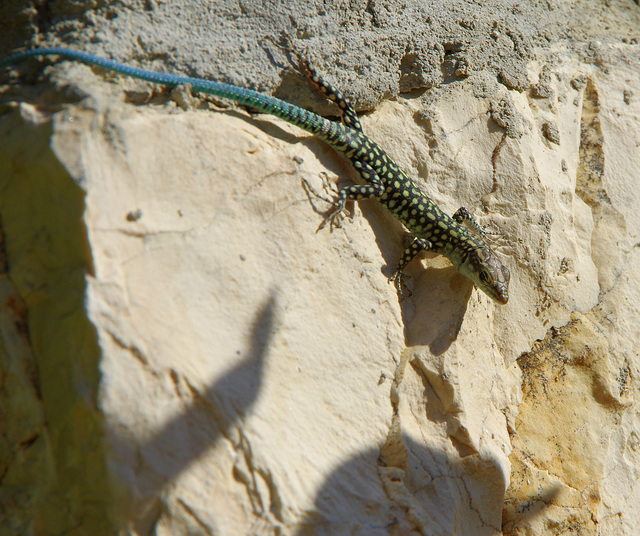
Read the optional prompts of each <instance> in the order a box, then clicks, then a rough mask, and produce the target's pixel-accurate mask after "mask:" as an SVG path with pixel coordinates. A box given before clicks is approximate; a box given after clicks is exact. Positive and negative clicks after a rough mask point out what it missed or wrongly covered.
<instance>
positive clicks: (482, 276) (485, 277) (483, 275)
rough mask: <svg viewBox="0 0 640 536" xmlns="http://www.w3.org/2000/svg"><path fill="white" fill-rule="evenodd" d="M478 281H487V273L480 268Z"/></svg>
mask: <svg viewBox="0 0 640 536" xmlns="http://www.w3.org/2000/svg"><path fill="white" fill-rule="evenodd" d="M479 277H480V281H482V282H483V283H486V282H487V281H489V274H487V272H486V271H485V270H480V274H479Z"/></svg>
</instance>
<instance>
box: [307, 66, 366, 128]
mask: <svg viewBox="0 0 640 536" xmlns="http://www.w3.org/2000/svg"><path fill="white" fill-rule="evenodd" d="M303 65H304V68H305V70H306V71H307V75H308V76H309V79H310V80H311V83H312V84H313V85H314V86H315V87H316V88H317V89H318V91H320V93H322V94H323V95H324V96H325V97H326V98H327V99H329V100H330V101H331V102H335V103H336V104H337V105H338V108H340V116H341V117H342V124H343V125H344V126H345V127H349V128H352V129H354V130H358V131H360V132H362V125H361V124H360V120H359V119H358V115H357V114H356V111H355V109H354V108H353V106H352V105H351V101H350V100H349V99H348V98H347V97H345V96H344V95H343V94H342V92H341V91H340V90H338V89H336V88H335V87H333V86H332V85H331V84H330V83H329V82H327V81H326V80H325V79H324V78H322V77H321V76H320V75H319V74H318V71H316V69H315V68H314V67H313V66H312V65H311V64H310V63H309V62H308V61H307V60H304V61H303Z"/></svg>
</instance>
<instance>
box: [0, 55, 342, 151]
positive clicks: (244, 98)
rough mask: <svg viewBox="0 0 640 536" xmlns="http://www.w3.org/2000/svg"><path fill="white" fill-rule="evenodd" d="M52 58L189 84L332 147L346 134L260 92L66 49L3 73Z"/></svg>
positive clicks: (149, 79) (9, 59)
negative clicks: (253, 110)
mask: <svg viewBox="0 0 640 536" xmlns="http://www.w3.org/2000/svg"><path fill="white" fill-rule="evenodd" d="M53 55H55V56H62V57H63V58H67V59H70V60H76V61H81V62H84V63H88V64H90V65H97V66H98V67H102V68H103V69H108V70H109V71H114V72H116V73H120V74H123V75H126V76H131V77H133V78H139V79H141V80H146V81H147V82H153V83H156V84H161V85H164V86H180V85H186V84H189V85H190V86H191V88H192V89H193V91H198V92H201V93H208V94H210V95H216V96H218V97H223V98H225V99H229V100H232V101H234V102H237V103H239V104H244V105H246V106H251V107H252V108H255V109H256V110H259V111H261V112H264V113H267V114H270V115H275V116H276V117H279V118H280V119H284V120H285V121H287V122H288V123H291V124H293V125H296V126H298V127H300V128H302V129H304V130H306V131H307V132H311V133H312V134H315V135H316V136H318V137H319V138H320V139H322V140H325V141H327V142H329V143H331V141H332V140H335V139H337V138H338V136H339V134H341V133H342V132H341V131H342V130H344V129H343V128H342V125H340V124H337V123H333V122H332V121H329V120H328V119H325V118H324V117H322V116H320V115H317V114H314V113H313V112H310V111H308V110H305V109H304V108H300V107H299V106H294V105H293V104H289V103H288V102H285V101H283V100H280V99H278V98H276V97H271V96H268V95H263V94H262V93H258V92H257V91H252V90H250V89H243V88H240V87H237V86H232V85H230V84H223V83H221V82H213V81H211V80H205V79H202V78H192V77H190V76H180V75H175V74H167V73H160V72H157V71H147V70H145V69H138V68H137V67H131V66H129V65H124V64H122V63H118V62H117V61H113V60H107V59H104V58H100V57H98V56H94V55H93V54H87V53H86V52H79V51H76V50H69V49H65V48H35V49H32V50H26V51H24V52H18V53H17V54H13V55H11V56H9V57H7V58H5V59H4V60H1V61H0V69H3V68H5V67H8V66H9V65H13V64H14V63H19V62H21V61H23V60H26V59H28V58H33V57H35V56H53Z"/></svg>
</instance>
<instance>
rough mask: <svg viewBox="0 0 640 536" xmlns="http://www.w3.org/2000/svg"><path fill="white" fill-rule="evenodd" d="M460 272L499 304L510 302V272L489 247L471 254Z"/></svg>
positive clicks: (475, 249) (461, 265) (462, 264)
mask: <svg viewBox="0 0 640 536" xmlns="http://www.w3.org/2000/svg"><path fill="white" fill-rule="evenodd" d="M458 270H459V271H460V273H461V274H462V275H464V276H465V277H467V278H468V279H470V280H471V281H472V282H473V283H474V284H475V285H476V286H477V287H478V288H479V289H480V290H481V291H482V292H484V293H485V294H486V295H487V296H489V297H490V298H492V299H494V300H495V301H497V302H498V303H500V304H502V305H504V304H505V303H507V301H509V270H507V267H506V266H505V265H504V264H502V263H501V262H500V259H499V258H498V255H496V253H495V252H494V251H493V250H492V249H491V248H490V247H489V246H488V245H486V246H481V247H476V248H474V249H473V250H472V251H471V252H469V255H468V256H467V258H466V259H465V260H464V261H463V262H462V263H461V264H460V265H459V266H458Z"/></svg>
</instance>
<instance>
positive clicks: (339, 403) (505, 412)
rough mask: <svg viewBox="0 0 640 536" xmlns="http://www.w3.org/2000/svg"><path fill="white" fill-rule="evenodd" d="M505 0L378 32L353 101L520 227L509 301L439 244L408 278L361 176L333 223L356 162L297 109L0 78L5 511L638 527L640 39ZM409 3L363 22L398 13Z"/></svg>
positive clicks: (66, 521) (60, 529)
mask: <svg viewBox="0 0 640 536" xmlns="http://www.w3.org/2000/svg"><path fill="white" fill-rule="evenodd" d="M614 4H615V9H618V10H620V9H621V8H620V6H619V5H618V4H617V3H615V2H614ZM9 5H14V4H13V3H11V4H6V5H5V6H3V7H2V8H0V9H9V7H7V6H9ZM224 5H225V6H227V7H228V4H227V3H225V4H224ZM456 5H457V4H456ZM470 5H471V4H465V9H467V12H468V13H470V14H472V13H471V12H470V11H469V9H471V8H470V7H469V6H470ZM487 6H488V7H487V8H486V12H483V17H481V18H480V19H478V20H477V21H476V18H475V17H473V16H470V17H469V18H464V17H462V18H461V19H460V21H461V22H460V23H458V22H456V27H457V28H458V29H457V30H455V31H454V30H448V31H449V33H447V31H445V30H441V32H442V35H450V39H448V40H447V41H446V42H444V41H443V43H439V44H438V46H436V47H430V46H428V42H427V41H419V42H415V43H414V45H415V46H414V49H415V51H416V52H415V56H412V55H410V54H408V53H407V54H405V55H404V56H402V57H401V58H400V56H399V55H398V54H399V52H398V51H395V52H393V50H391V49H393V47H394V46H396V45H395V44H389V45H388V46H389V47H390V48H389V49H387V48H384V47H385V46H387V45H383V44H377V45H376V46H378V47H380V48H379V49H375V53H374V54H373V57H374V58H375V57H382V56H384V57H385V58H387V60H388V61H390V62H392V61H396V60H397V63H398V65H400V71H399V74H398V73H397V72H395V74H392V73H393V72H394V71H391V70H387V71H385V76H384V77H383V78H381V79H380V81H379V83H378V86H376V85H375V84H373V82H371V87H369V86H367V87H364V86H363V85H358V89H357V90H356V94H357V95H359V96H360V99H359V103H360V105H361V106H360V107H367V106H366V104H367V103H368V104H369V105H370V104H371V103H379V104H378V105H377V106H376V107H375V110H374V111H372V112H371V113H370V114H366V115H363V117H362V122H363V125H364V129H365V132H366V133H367V134H368V135H369V136H371V138H372V139H374V140H376V141H377V142H379V144H380V145H381V146H383V147H384V149H385V150H387V151H388V153H389V154H390V155H391V157H392V158H393V159H394V160H395V161H396V162H397V163H398V164H399V165H400V166H401V167H403V168H404V169H405V170H406V171H407V172H408V173H409V175H411V176H412V177H413V178H415V180H416V182H417V183H418V184H419V185H420V187H421V188H423V189H424V190H425V191H426V192H427V193H428V194H429V195H430V196H431V197H432V198H433V199H434V200H435V201H436V202H437V203H438V204H439V205H440V206H442V208H443V209H445V210H446V211H447V212H448V213H450V214H451V213H453V212H454V211H455V210H456V209H457V208H458V207H459V206H460V205H464V206H467V207H468V208H469V209H470V211H471V212H472V213H474V214H475V215H476V216H477V217H478V219H479V221H480V223H481V224H483V225H485V226H486V228H487V230H490V231H492V230H496V231H498V232H499V235H500V236H498V237H496V238H495V240H496V246H495V248H496V250H497V251H498V252H499V253H500V255H501V258H502V259H504V261H505V263H506V264H507V265H508V267H509V269H510V271H511V293H510V294H511V298H510V301H509V303H508V304H507V305H506V306H499V305H497V304H495V303H493V302H491V301H490V300H489V299H488V298H487V297H486V296H485V295H483V294H481V293H479V292H478V291H477V290H475V289H474V288H473V287H472V285H471V284H470V282H469V281H467V280H466V279H465V278H464V277H462V276H461V275H460V274H458V273H457V272H456V270H455V269H454V268H453V267H452V266H451V265H450V264H449V263H448V261H446V260H445V259H442V258H440V257H437V256H434V255H429V254H427V255H425V257H424V258H423V259H421V260H420V261H416V262H415V263H413V264H412V266H411V267H410V269H409V270H408V274H409V277H408V280H407V283H408V285H409V287H410V290H411V296H410V297H408V298H407V299H406V300H404V301H402V302H401V301H400V300H399V297H398V294H397V292H396V290H395V289H394V288H393V286H392V285H389V284H388V281H387V278H388V277H389V276H390V275H391V274H392V273H393V271H394V269H395V265H396V262H397V259H398V258H399V256H400V254H401V252H402V250H403V249H404V247H405V243H404V242H405V240H404V231H403V229H402V227H401V226H400V225H399V224H398V223H397V222H396V221H395V220H394V219H393V218H392V217H391V216H390V215H389V214H387V213H386V212H385V211H384V210H383V209H382V208H381V207H380V206H379V205H377V204H376V203H375V202H371V201H365V202H361V203H359V204H357V205H355V206H352V207H350V211H349V213H348V214H347V217H346V218H345V219H344V220H343V221H342V222H341V225H340V226H338V227H335V228H334V229H333V230H330V229H329V228H324V229H321V230H319V231H318V227H319V226H320V225H321V223H322V221H323V217H324V214H325V213H326V211H328V210H329V209H330V208H331V204H330V200H331V199H333V198H334V197H335V191H336V188H337V185H338V184H342V183H344V182H348V181H351V180H353V179H354V172H353V169H352V168H351V167H350V165H349V164H348V163H347V162H346V161H345V160H344V159H343V158H341V157H339V156H338V155H336V153H335V152H334V151H333V150H332V149H330V148H328V147H327V146H326V145H324V144H323V143H322V142H320V141H318V140H316V139H314V138H313V137H310V136H309V135H307V134H306V133H304V132H303V131H301V130H299V129H297V128H295V127H293V126H290V125H288V124H286V123H284V122H282V121H279V120H277V119H274V118H270V117H268V116H265V115H250V114H248V113H247V112H246V111H245V110H242V109H237V108H234V107H227V108H225V107H222V106H221V105H220V102H219V101H218V100H215V99H214V100H213V101H211V100H204V99H201V98H200V96H195V97H192V96H191V95H190V94H189V92H188V88H176V89H174V90H173V91H171V92H169V91H166V92H159V91H156V89H154V88H153V87H152V86H151V85H148V84H144V83H141V82H138V81H132V80H129V79H125V78H122V77H120V76H115V75H105V74H104V73H103V72H101V71H94V70H92V69H90V68H89V67H87V66H84V65H79V64H64V65H56V66H54V67H51V68H47V69H46V75H45V76H44V77H43V78H42V81H41V82H40V83H39V84H36V85H35V86H32V85H31V84H30V82H32V81H33V79H32V78H30V76H33V75H24V74H23V75H22V77H14V78H9V79H10V80H11V81H12V82H13V84H12V85H11V86H10V87H5V88H4V90H3V91H4V94H3V101H2V104H0V106H1V108H0V140H2V143H0V180H1V187H2V195H1V196H0V215H1V223H2V227H1V230H2V234H1V235H0V238H2V240H1V241H0V272H1V273H2V276H1V278H0V293H1V295H2V298H3V299H2V315H1V316H0V325H1V326H2V331H1V333H2V337H1V338H0V367H1V368H0V370H1V373H2V375H1V376H0V379H1V381H2V383H1V385H2V386H3V390H2V394H1V398H0V400H2V407H3V411H2V413H1V414H2V421H0V422H2V429H1V431H2V434H1V437H0V445H1V449H2V450H1V452H2V466H1V471H0V474H1V475H2V479H1V487H0V497H1V498H2V501H1V503H2V504H3V508H4V510H3V512H2V515H3V517H2V520H3V523H2V526H1V527H0V534H1V535H4V534H5V533H6V534H15V533H24V534H28V533H33V534H60V533H68V534H78V535H79V534H92V535H95V534H116V533H118V534H136V535H137V534H140V535H142V534H156V535H168V534H180V535H181V534H216V535H218V534H220V535H237V534H283V535H284V534H286V535H297V536H303V535H306V534H326V535H342V534H345V535H346V534H349V535H354V534H362V535H374V536H375V535H387V534H397V535H405V534H407V535H418V534H425V535H427V534H428V535H450V534H456V535H463V536H466V535H474V536H476V535H479V536H484V535H487V536H489V535H497V534H501V533H503V534H508V535H524V534H526V535H536V536H537V535H552V534H554V535H555V534H559V533H563V532H569V531H573V532H575V533H579V534H602V535H606V536H608V535H629V536H630V535H633V534H635V533H636V527H637V526H638V523H639V520H638V517H639V516H640V502H639V501H640V499H639V498H638V491H637V486H636V485H635V483H636V481H637V475H638V473H639V472H640V459H639V457H638V449H639V447H638V445H639V444H640V440H639V437H640V418H639V416H638V414H637V411H636V410H635V406H636V397H637V392H638V383H637V382H638V380H637V378H638V377H639V376H640V371H638V362H639V358H640V355H639V354H640V352H638V350H637V341H638V339H639V338H640V337H639V335H640V333H639V331H640V328H639V326H640V324H639V322H638V318H640V315H639V314H638V313H639V311H638V308H639V304H640V296H639V293H640V286H639V285H638V283H637V281H638V280H639V279H638V275H634V274H637V272H638V268H637V266H638V259H637V257H638V252H637V250H638V248H637V247H636V246H637V245H638V243H639V242H640V240H638V237H637V234H638V231H637V229H640V225H639V223H640V222H638V221H637V220H638V218H640V215H639V213H638V211H637V206H639V204H640V199H638V197H639V196H640V190H639V189H638V188H637V187H636V186H635V182H636V177H635V175H636V173H637V169H638V163H639V162H640V149H639V147H640V140H638V137H639V136H640V134H638V132H640V131H639V130H638V128H637V125H638V124H639V122H640V97H638V96H640V81H639V80H640V77H639V76H638V67H637V66H638V65H639V64H640V62H639V61H638V59H639V56H640V50H639V49H638V45H637V44H635V43H633V42H629V41H627V42H611V41H606V42H597V41H592V42H589V43H584V44H582V45H580V44H578V45H576V44H575V43H574V44H571V43H568V42H567V41H563V40H561V39H560V38H559V37H558V35H559V33H560V31H559V30H558V27H559V26H560V25H561V23H562V21H563V20H565V19H563V18H562V17H565V16H567V15H566V12H565V11H564V8H562V9H560V8H559V9H558V10H557V12H556V14H555V15H554V17H555V18H553V19H552V20H553V21H554V25H552V27H551V26H550V27H549V28H548V30H545V31H548V32H549V33H548V34H545V35H547V37H548V39H546V38H543V34H544V32H543V31H542V30H539V31H538V26H536V24H538V25H540V26H544V24H543V22H544V20H540V21H538V20H535V21H532V23H531V24H532V25H533V26H531V27H528V26H524V25H523V26H520V27H519V30H520V32H519V33H518V32H514V31H513V29H510V25H512V24H515V22H514V21H515V20H516V19H518V20H519V19H520V18H521V17H517V16H516V15H517V14H515V13H513V12H511V11H509V14H508V15H506V14H505V15H503V16H502V17H501V18H500V21H499V22H496V23H495V24H493V25H492V24H490V21H491V20H493V17H494V16H495V13H497V12H500V9H501V4H500V3H499V2H495V3H487ZM496 6H497V7H496ZM250 7H251V6H249V7H248V8H247V9H249V8H250ZM409 7H410V8H411V9H409V11H410V13H408V14H407V13H404V12H403V13H402V14H401V15H398V17H399V18H400V19H402V17H414V18H415V21H418V22H415V21H414V24H416V25H419V24H420V22H419V21H421V20H422V19H420V18H416V16H415V13H416V12H420V11H419V10H420V9H427V8H421V7H420V6H418V4H415V5H413V4H411V5H410V6H409ZM307 8H308V6H306V7H305V6H302V7H301V5H298V4H297V3H293V7H292V8H291V9H292V10H293V11H292V15H291V17H292V18H296V17H297V16H301V13H302V11H304V9H307ZM454 8H455V6H453V8H451V9H452V10H453V11H447V12H446V13H447V17H451V16H452V15H451V13H453V12H454V11H455V10H454ZM164 9H168V8H166V6H165V7H163V6H159V7H157V11H156V12H154V16H155V17H158V20H161V19H162V16H164V15H166V12H165V11H163V10H164ZM229 9H231V8H229ZM502 9H503V8H502ZM514 9H515V8H514ZM522 9H534V8H528V7H526V6H523V7H522ZM535 9H537V8H535ZM589 9H590V10H592V11H593V12H597V13H598V14H600V15H602V17H600V18H599V19H597V20H605V19H606V17H605V16H604V15H605V14H606V13H605V14H603V13H604V12H602V13H601V11H598V10H604V9H605V8H604V7H602V5H600V3H599V2H593V3H590V4H589ZM612 9H614V8H612ZM249 10H250V11H251V9H249ZM496 10H497V11H496ZM389 13H390V12H389V11H388V10H384V9H381V7H380V6H373V5H372V6H371V8H370V9H369V10H368V11H367V14H368V15H367V16H370V17H371V20H370V21H369V19H367V20H366V21H365V20H364V19H363V20H362V21H361V22H362V24H363V25H365V26H366V25H367V24H373V25H374V26H376V28H378V29H379V31H380V32H383V33H385V32H387V33H388V34H389V35H391V36H394V35H396V34H397V33H398V32H399V30H398V28H399V26H398V24H399V23H398V21H397V20H396V18H394V17H391V16H390V15H389ZM420 13H422V12H420ZM505 13H506V11H505ZM527 13H528V14H530V12H527ZM616 13H618V14H619V13H620V12H619V11H617V12H616ZM244 16H246V17H249V16H251V14H248V15H247V14H245V15H244ZM334 16H335V14H333V13H329V14H326V13H325V14H324V15H317V16H315V17H310V18H309V19H308V21H307V24H306V25H305V26H304V31H302V29H300V28H299V29H300V34H305V32H306V34H305V35H309V36H311V38H314V37H313V36H318V35H322V32H323V31H324V30H326V29H327V28H328V29H329V30H331V29H334V30H335V28H337V27H338V26H339V25H336V26H335V28H334V26H333V25H334V22H335V21H334V19H333V18H332V17H334ZM607 16H609V15H607ZM323 17H324V18H323ZM514 17H515V18H514ZM549 17H551V15H549ZM630 17H631V16H630ZM620 18H621V21H620V26H619V28H620V29H619V31H620V32H621V33H624V31H625V27H626V26H625V24H627V23H628V21H627V20H626V19H624V17H620ZM463 19H464V20H463ZM162 20H163V19H162ZM174 20H175V19H174ZM270 20H271V19H270ZM272 20H276V17H274V18H273V19H272ZM278 20H280V19H278ZM402 20H405V19H402ZM446 20H448V19H446ZM446 20H445V21H444V22H443V24H445V23H446ZM457 20H458V19H457V18H456V21H457ZM372 21H373V22H372ZM113 24H114V28H118V29H119V31H120V32H124V28H125V27H123V26H121V25H122V24H123V21H122V20H118V19H115V20H114V22H113ZM274 24H275V23H274ZM590 24H593V25H596V23H595V22H591V23H590ZM162 28H165V27H164V26H163V25H162V23H158V32H160V33H162ZM460 28H462V30H460ZM554 28H555V29H554ZM527 29H529V30H530V33H529V34H527V31H526V30H527ZM534 29H535V31H534ZM96 31H97V32H98V34H100V30H96ZM129 31H130V30H129ZM580 31H584V32H587V33H588V31H592V32H596V33H597V31H601V32H605V30H604V29H597V28H596V29H594V28H590V29H589V28H587V29H583V30H575V32H576V33H575V34H573V35H578V34H579V33H580ZM607 31H609V30H607ZM610 31H613V30H610ZM394 32H396V33H394ZM459 32H462V33H459ZM554 32H555V33H554ZM329 33H330V32H329ZM387 33H385V35H387ZM484 34H486V35H487V36H490V37H488V38H487V41H482V44H483V46H485V47H488V48H484V49H482V50H483V51H487V50H488V51H492V52H496V54H495V55H490V56H487V55H486V54H484V55H483V53H480V52H478V50H471V48H470V47H466V45H465V43H467V41H465V38H467V39H471V36H473V38H474V39H477V40H478V41H480V40H481V37H480V36H482V35H484ZM367 35H370V34H367V33H366V32H362V33H360V34H358V37H357V38H358V39H363V40H365V41H366V38H367V37H366V36H367ZM110 36H111V34H109V33H106V34H105V35H104V36H103V41H102V42H103V43H104V45H105V49H106V50H109V49H110V46H111V47H113V46H114V45H113V43H114V42H113V41H112V40H111V37H110ZM437 36H438V38H440V37H441V34H437ZM551 37H555V38H556V39H555V40H552V39H551ZM141 39H142V42H143V43H142V44H143V45H144V44H145V42H146V40H148V39H149V37H145V38H141ZM218 39H220V40H221V41H224V39H222V38H220V37H219V36H218ZM416 39H418V38H416ZM442 39H443V40H444V37H442ZM325 41H326V40H325ZM325 41H323V42H325ZM549 41H552V42H553V44H552V45H551V46H548V42H549ZM474 42H475V41H474ZM225 43H227V46H228V48H225V47H224V46H223V47H222V48H221V50H223V51H226V52H224V53H225V54H227V53H228V55H229V57H231V56H233V54H232V52H233V51H234V50H235V48H233V47H235V46H236V44H233V43H232V42H231V41H229V42H226V41H225ZM234 43H235V42H234ZM394 43H395V41H394ZM492 43H493V44H492ZM544 43H547V46H545V47H544V48H535V47H536V46H538V47H542V44H544ZM232 45H233V46H232ZM157 46H160V45H157ZM492 47H495V48H492ZM150 48H151V49H153V47H150ZM390 50H391V52H393V54H396V55H395V56H394V55H393V54H391V52H389V51H390ZM222 53H223V52H221V54H222ZM354 54H355V53H354ZM385 54H386V56H385ZM159 56H161V55H158V56H154V54H153V53H151V52H150V54H149V57H159ZM485 56H486V58H489V59H486V58H485ZM326 57H330V55H329V54H326ZM252 58H255V57H254V56H252ZM393 58H395V60H393ZM483 58H485V59H483ZM499 58H502V61H501V60H500V59H499ZM358 59H359V60H362V58H358V57H357V55H351V56H345V57H343V61H345V62H347V63H349V62H352V63H353V65H357V66H358V67H361V65H360V64H358V63H357V61H356V60H358ZM387 60H385V61H387ZM371 61H372V63H374V61H373V60H371ZM203 65H206V62H204V61H202V60H201V59H200V60H198V61H194V66H195V67H194V69H196V71H197V72H198V73H200V74H206V72H204V73H203V72H202V71H201V70H202V69H204V67H203ZM224 65H227V64H226V63H225V64H224ZM350 65H351V64H350ZM433 65H437V66H442V70H441V71H434V69H432V68H431V67H433ZM146 66H148V67H152V66H153V65H146ZM163 68H164V66H163ZM212 68H215V69H222V70H223V68H222V67H220V66H218V65H216V66H215V67H212ZM30 69H31V71H30ZM33 69H34V65H31V67H30V68H25V72H29V71H30V72H33ZM240 72H241V71H238V72H237V73H236V74H234V76H239V77H242V75H241V74H238V73H240ZM434 72H437V73H438V74H437V75H436V74H433V73H434ZM219 74H220V75H221V76H225V74H224V73H219ZM272 74H273V73H272ZM0 76H4V75H3V74H2V73H0ZM257 76H258V75H257ZM259 76H264V77H266V78H268V74H260V75H259ZM266 78H265V79H266ZM258 79H259V78H258V77H257V78H256V80H258ZM364 79H365V80H370V81H371V80H374V79H375V77H368V78H367V77H364ZM233 81H234V82H236V83H241V82H242V80H235V79H234V80H233ZM264 83H267V82H264ZM358 83H359V84H364V82H358ZM295 87H296V85H295V84H294V83H293V82H291V80H288V81H286V83H285V82H283V85H282V87H281V88H280V89H279V91H280V92H281V93H282V92H284V93H285V94H286V93H287V92H289V93H291V92H293V90H294V89H295ZM425 87H429V88H430V89H429V91H427V92H425V93H424V94H422V95H418V94H413V93H412V94H407V95H404V96H399V97H398V98H396V99H395V100H385V101H383V102H382V101H381V99H382V97H381V95H382V94H383V93H384V92H385V91H389V92H390V93H392V94H394V95H397V91H398V88H402V89H403V90H404V91H412V90H414V89H416V88H425ZM394 92H395V93H394ZM305 99H308V100H311V99H310V98H308V97H304V96H302V97H300V100H301V101H304V100H305ZM362 103H365V105H363V104H362Z"/></svg>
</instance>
